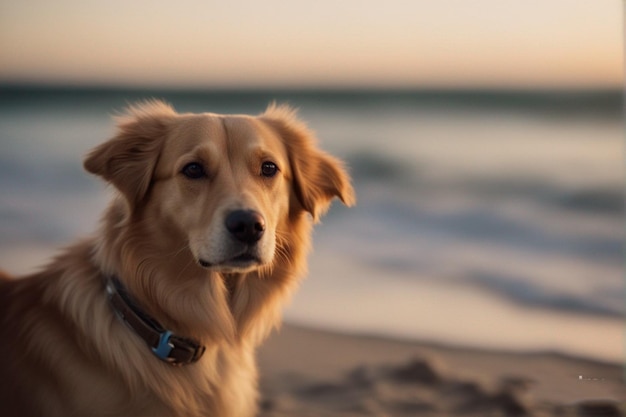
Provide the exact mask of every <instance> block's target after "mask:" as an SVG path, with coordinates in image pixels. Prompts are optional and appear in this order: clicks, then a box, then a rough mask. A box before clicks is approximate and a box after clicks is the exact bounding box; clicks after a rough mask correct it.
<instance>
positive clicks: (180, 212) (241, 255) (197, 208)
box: [153, 115, 292, 272]
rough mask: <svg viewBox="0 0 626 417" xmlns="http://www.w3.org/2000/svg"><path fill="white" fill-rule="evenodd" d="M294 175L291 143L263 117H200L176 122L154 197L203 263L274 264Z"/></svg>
mask: <svg viewBox="0 0 626 417" xmlns="http://www.w3.org/2000/svg"><path fill="white" fill-rule="evenodd" d="M291 176H292V174H291V171H290V167H289V157H288V155H287V151H286V149H285V146H284V145H283V143H282V141H281V139H280V138H279V137H278V136H277V134H276V133H275V132H273V131H272V130H271V129H269V128H268V127H267V126H265V125H264V124H263V123H261V122H260V121H258V120H255V119H254V118H251V117H245V116H215V115H193V116H187V117H180V118H179V119H178V120H177V121H176V122H175V123H173V124H172V126H171V128H170V132H169V134H168V139H167V140H166V141H165V143H164V146H163V149H162V156H161V158H159V161H158V164H157V166H156V169H155V175H154V178H155V179H156V181H155V183H154V191H155V194H154V195H155V196H157V195H158V196H159V197H157V198H156V200H158V201H161V204H160V205H161V208H162V210H163V212H164V214H165V215H167V216H169V217H170V218H171V219H172V220H173V221H174V222H175V223H176V224H177V225H178V227H179V228H180V230H182V231H184V232H185V233H186V235H187V236H186V237H187V240H188V243H189V249H190V250H191V252H192V254H193V256H194V259H195V260H196V262H197V263H198V264H199V265H201V266H202V267H205V268H211V269H218V270H222V271H226V272H239V271H244V270H247V269H250V268H255V267H258V266H261V265H268V264H270V263H271V262H272V260H273V256H274V253H275V247H276V234H277V230H278V226H279V223H280V220H281V219H284V218H286V217H287V216H288V211H289V196H290V191H289V182H290V181H289V179H290V178H291ZM153 200H154V199H153Z"/></svg>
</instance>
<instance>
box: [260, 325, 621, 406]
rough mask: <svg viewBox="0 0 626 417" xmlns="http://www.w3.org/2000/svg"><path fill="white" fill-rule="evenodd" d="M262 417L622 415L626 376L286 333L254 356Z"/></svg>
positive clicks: (550, 362)
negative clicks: (258, 380) (257, 373)
mask: <svg viewBox="0 0 626 417" xmlns="http://www.w3.org/2000/svg"><path fill="white" fill-rule="evenodd" d="M258 360H259V367H260V374H261V382H260V388H261V393H262V400H261V412H260V416H262V417H278V416H300V417H307V416H311V417H313V416H377V417H383V416H386V417H394V416H397V417H401V416H456V415H459V416H523V415H527V416H623V415H626V409H625V407H626V406H625V404H626V385H625V384H624V382H623V378H624V369H623V368H622V366H620V365H618V364H610V363H602V362H597V361H591V360H586V359H584V358H575V357H567V356H564V355H560V354H557V353H550V352H529V353H524V352H521V353H518V352H498V351H485V350H476V349H468V348H463V347H451V346H440V345H437V344H431V343H424V342H414V341H402V340H391V339H384V338H377V337H369V336H357V335H346V334H340V333H332V332H328V331H321V330H313V329H309V328H305V327H299V326H294V325H285V326H283V328H282V329H281V330H280V331H279V332H277V333H276V332H275V333H274V334H273V335H272V336H271V337H270V338H269V340H268V341H267V342H266V343H265V344H264V345H263V346H262V348H261V349H260V351H259V353H258Z"/></svg>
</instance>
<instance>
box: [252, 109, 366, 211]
mask: <svg viewBox="0 0 626 417" xmlns="http://www.w3.org/2000/svg"><path fill="white" fill-rule="evenodd" d="M261 120H263V121H265V122H266V123H268V124H269V125H270V126H272V127H273V128H274V129H275V130H276V132H277V133H278V135H279V136H280V137H281V138H282V140H283V143H284V144H285V147H286V149H287V153H288V155H289V163H290V165H291V172H292V175H293V186H294V191H295V194H296V196H297V197H298V200H299V202H300V204H301V205H302V207H303V208H304V210H306V211H307V212H309V213H310V214H311V215H312V216H313V219H314V220H315V221H317V220H319V218H320V217H321V216H322V215H323V214H324V213H325V212H326V210H328V207H329V206H330V202H331V200H332V199H333V198H334V197H338V198H339V199H340V200H341V201H342V202H343V203H344V204H345V205H347V206H352V205H354V204H355V203H356V197H355V195H354V189H353V188H352V185H351V184H350V177H349V176H348V174H347V172H346V170H345V168H344V165H343V163H342V162H341V161H340V160H339V159H337V158H335V157H333V156H331V155H328V154H327V153H325V152H323V151H321V150H319V149H318V148H317V146H316V143H315V142H316V140H315V135H314V134H313V133H312V132H311V131H310V130H309V129H308V128H307V127H306V125H305V124H304V123H303V122H302V121H300V120H298V119H297V118H296V112H295V111H294V110H293V109H291V108H290V107H288V106H276V105H274V104H272V105H270V106H269V107H268V109H267V110H266V111H265V113H264V114H262V115H261Z"/></svg>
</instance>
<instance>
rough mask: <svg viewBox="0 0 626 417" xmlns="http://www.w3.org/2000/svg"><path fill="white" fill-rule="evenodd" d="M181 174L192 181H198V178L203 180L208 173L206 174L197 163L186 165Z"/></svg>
mask: <svg viewBox="0 0 626 417" xmlns="http://www.w3.org/2000/svg"><path fill="white" fill-rule="evenodd" d="M181 173H182V174H183V175H184V176H185V177H187V178H190V179H192V180H196V179H198V178H202V177H205V176H206V172H204V168H203V167H202V165H200V164H199V163H197V162H191V163H189V164H187V165H185V166H184V167H183V169H182V171H181Z"/></svg>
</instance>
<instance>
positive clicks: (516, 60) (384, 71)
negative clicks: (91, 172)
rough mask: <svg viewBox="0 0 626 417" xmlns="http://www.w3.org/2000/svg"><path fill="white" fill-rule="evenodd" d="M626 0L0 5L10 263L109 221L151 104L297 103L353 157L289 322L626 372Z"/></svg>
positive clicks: (32, 261) (0, 138)
mask: <svg viewBox="0 0 626 417" xmlns="http://www.w3.org/2000/svg"><path fill="white" fill-rule="evenodd" d="M623 17H624V12H623V4H622V2H620V1H619V0H601V1H593V2H591V1H588V0H550V1H544V0H526V1H517V0H474V1H471V2H469V1H464V0H437V1H435V0H423V1H422V0H419V1H401V0H387V1H385V2H378V1H369V0H360V1H357V0H345V1H341V2H339V1H336V0H332V1H331V0H317V1H315V2H293V1H286V0H285V1H283V0H265V1H251V0H250V1H246V0H242V1H235V2H214V1H207V0H202V1H195V0H181V1H177V2H158V1H147V0H140V1H133V2H128V1H120V0H111V1H106V2H104V1H97V2H95V1H89V0H81V1H77V0H58V1H55V2H50V1H42V0H31V1H27V2H26V1H25V2H15V1H2V2H1V3H0V265H1V267H2V268H3V269H5V270H7V271H9V272H11V273H15V274H21V273H26V272H30V271H33V270H36V268H37V267H38V266H41V265H42V264H43V263H45V262H46V259H47V258H48V257H49V256H50V255H51V254H54V253H55V248H58V247H59V246H63V245H65V244H68V243H70V242H71V241H72V240H74V239H75V238H77V237H79V236H82V235H85V234H88V233H91V232H93V231H94V230H95V228H96V226H97V222H98V218H99V216H100V213H101V212H102V210H103V209H104V208H105V206H106V202H107V197H108V195H107V191H106V187H105V186H104V185H103V184H102V183H101V182H99V181H98V180H97V179H96V178H92V177H90V176H88V175H87V174H86V173H84V172H83V171H82V157H83V155H85V153H86V152H87V151H88V150H89V149H90V148H92V147H93V146H95V145H96V144H98V143H100V142H102V141H104V140H106V139H107V138H109V137H111V136H112V134H113V132H114V126H113V123H112V121H111V119H110V117H111V115H114V114H116V113H118V112H120V111H121V110H123V108H124V107H125V106H126V105H128V104H129V103H132V102H134V101H136V100H140V99H145V98H151V97H157V98H164V99H166V100H168V101H169V102H170V103H172V104H173V105H174V107H175V108H176V109H177V110H178V111H181V112H186V111H194V112H202V111H210V112H219V113H252V114H256V113H260V112H262V111H263V110H264V108H265V106H266V105H267V104H268V103H269V102H270V101H272V100H277V101H279V102H286V103H290V104H291V105H293V106H295V107H298V108H299V109H300V115H301V117H302V118H304V119H305V120H307V121H308V122H309V124H310V126H311V127H312V128H313V129H314V130H315V131H316V132H317V134H318V137H319V141H320V143H321V146H322V147H323V148H325V149H327V150H328V151H330V152H332V153H334V154H336V155H338V156H340V157H342V158H344V159H345V160H346V161H347V163H348V165H349V166H350V169H351V173H352V176H353V179H354V184H355V187H356V190H357V195H358V200H359V201H358V205H357V206H356V207H354V208H351V209H345V208H343V207H341V206H340V204H338V203H337V204H335V205H334V206H333V209H332V210H331V212H330V213H329V214H328V215H327V217H325V218H324V220H323V222H322V224H321V225H318V227H317V228H316V232H315V237H314V238H315V245H314V247H315V250H314V253H313V254H312V256H311V258H310V274H309V277H308V279H307V280H306V281H305V282H304V284H303V285H302V288H301V289H300V291H299V292H298V293H297V295H296V296H295V298H294V300H293V302H292V304H291V305H290V306H289V307H288V309H287V310H286V312H285V313H286V320H287V321H288V322H291V323H299V324H306V325H310V326H315V327H320V328H327V329H334V330H339V331H343V332H353V333H367V334H376V335H382V336H394V337H402V338H408V339H421V340H428V341H437V342H445V343H450V344H457V345H465V346H475V347H481V348H486V347H489V348H501V349H514V350H545V349H547V350H555V351H559V352H565V353H570V354H578V355H585V356H588V357H592V358H596V359H603V360H611V361H619V360H622V359H623V355H624V336H623V330H624V325H623V317H624V313H625V305H626V301H625V288H624V287H625V286H624V273H623V253H624V233H623V231H624V229H623V212H624V195H623V192H624V183H623V181H624V162H623V148H622V146H623V145H622V137H623V128H624V120H623V107H622V93H621V91H622V85H623V81H624V71H623V51H624V46H623V29H622V25H623Z"/></svg>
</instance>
